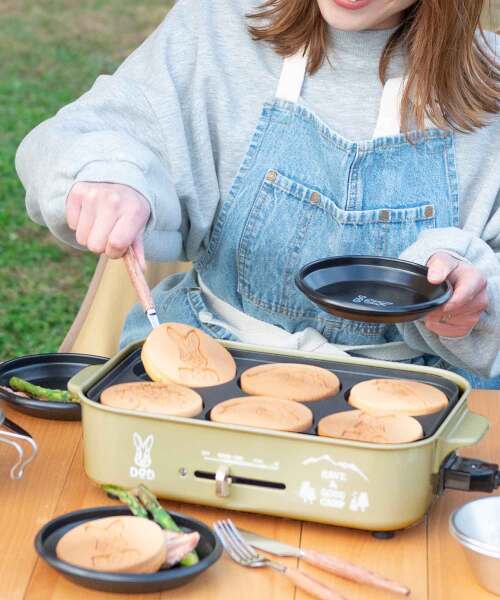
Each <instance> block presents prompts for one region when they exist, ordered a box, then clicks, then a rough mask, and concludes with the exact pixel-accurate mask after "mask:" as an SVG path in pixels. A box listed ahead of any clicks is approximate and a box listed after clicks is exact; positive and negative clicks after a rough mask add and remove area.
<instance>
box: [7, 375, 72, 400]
mask: <svg viewBox="0 0 500 600" xmlns="http://www.w3.org/2000/svg"><path fill="white" fill-rule="evenodd" d="M9 386H10V387H11V388H12V389H13V390H18V391H20V392H25V393H27V394H29V395H30V396H33V397H34V398H37V399H39V400H50V401H52V402H71V395H70V393H69V392H68V391H66V390H51V389H48V388H43V387H40V386H38V385H34V384H32V383H29V382H28V381H25V380H24V379H19V377H11V378H10V380H9Z"/></svg>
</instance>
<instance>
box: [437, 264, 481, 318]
mask: <svg viewBox="0 0 500 600" xmlns="http://www.w3.org/2000/svg"><path fill="white" fill-rule="evenodd" d="M450 283H451V284H452V285H453V296H452V297H451V298H450V300H449V301H448V302H447V304H446V305H445V307H444V309H445V311H446V312H457V311H460V310H462V309H465V310H467V311H470V305H471V304H472V302H473V301H474V300H475V298H476V297H477V296H478V295H479V294H480V293H481V292H483V291H484V290H485V289H486V279H485V278H484V277H483V276H482V274H481V273H480V272H479V271H478V270H477V269H476V268H474V267H473V266H472V265H469V264H466V263H462V264H461V265H459V266H458V267H457V268H456V269H455V271H454V272H453V273H452V274H451V275H450Z"/></svg>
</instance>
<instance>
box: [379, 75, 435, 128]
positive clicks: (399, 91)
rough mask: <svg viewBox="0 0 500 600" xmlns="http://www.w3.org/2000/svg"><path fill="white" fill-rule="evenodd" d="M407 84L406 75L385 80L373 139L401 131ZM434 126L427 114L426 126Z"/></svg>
mask: <svg viewBox="0 0 500 600" xmlns="http://www.w3.org/2000/svg"><path fill="white" fill-rule="evenodd" d="M405 85H406V77H393V78H391V79H388V80H387V81H386V82H385V85H384V89H383V91H382V99H381V101H380V110H379V113H378V119H377V125H376V126H375V131H374V132H373V139H375V138H378V137H391V136H394V135H399V134H400V133H401V99H402V97H403V92H404V88H405ZM433 127H435V125H434V123H433V122H432V121H431V120H430V119H429V117H428V116H427V115H425V118H424V128H425V129H432V128H433Z"/></svg>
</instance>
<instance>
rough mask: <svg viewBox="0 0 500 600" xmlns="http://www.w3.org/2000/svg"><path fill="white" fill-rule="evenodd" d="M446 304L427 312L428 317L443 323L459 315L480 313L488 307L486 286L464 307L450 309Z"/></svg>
mask: <svg viewBox="0 0 500 600" xmlns="http://www.w3.org/2000/svg"><path fill="white" fill-rule="evenodd" d="M448 304H449V303H448ZM448 304H445V305H444V306H442V307H441V308H437V309H436V310H434V311H432V312H431V313H430V314H429V316H428V319H430V320H431V321H436V322H438V321H439V322H441V323H443V322H450V321H453V320H456V319H460V318H461V317H465V316H469V315H474V314H476V313H479V314H480V313H482V312H484V311H485V310H486V309H487V308H488V292H487V291H486V288H484V289H482V290H481V291H480V292H479V294H477V295H476V296H475V297H474V298H473V300H471V302H469V303H468V304H467V305H466V306H464V307H458V309H456V310H455V311H450V310H449V308H448Z"/></svg>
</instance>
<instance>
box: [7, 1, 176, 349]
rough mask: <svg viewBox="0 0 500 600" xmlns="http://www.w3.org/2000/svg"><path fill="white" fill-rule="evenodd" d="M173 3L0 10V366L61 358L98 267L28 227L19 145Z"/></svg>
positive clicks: (41, 4)
mask: <svg viewBox="0 0 500 600" xmlns="http://www.w3.org/2000/svg"><path fill="white" fill-rule="evenodd" d="M169 6H170V2H169V1H168V0H90V1H89V0H86V1H84V2H83V1H81V0H79V1H77V0H0V56H1V57H2V59H1V64H0V360H2V359H6V358H10V357H13V356H18V355H21V354H28V353H34V352H50V351H55V350H57V348H58V346H59V344H60V342H61V341H62V339H63V337H64V334H65V333H66V331H67V330H68V328H69V326H70V324H71V322H72V320H73V317H74V315H75V314H76V311H77V309H78V306H79V304H80V302H81V300H82V298H83V296H84V293H85V290H86V288H87V286H88V283H89V281H90V278H91V276H92V273H93V270H94V267H95V264H96V258H95V257H94V256H93V255H91V254H90V253H86V254H84V253H80V252H77V253H68V252H67V251H66V250H63V249H61V248H60V247H59V246H58V245H57V244H56V243H55V242H54V240H53V238H52V237H51V236H50V234H49V233H48V231H47V230H46V229H45V228H43V227H40V226H38V225H35V224H34V223H32V222H31V221H30V220H29V219H28V218H27V216H26V213H25V208H24V191H23V188H22V186H21V184H20V183H19V181H18V179H17V176H16V173H15V170H14V155H15V151H16V148H17V146H18V145H19V142H20V141H21V139H22V138H23V136H24V135H25V134H26V133H27V132H28V131H29V130H30V129H32V128H33V127H34V126H35V125H37V124H38V123H39V122H40V121H42V120H44V119H46V118H47V117H49V116H51V115H53V114H54V113H55V112H56V111H57V110H58V109H59V108H60V107H61V106H63V105H64V104H67V103H68V102H70V101H71V100H72V99H74V98H76V97H78V96H79V95H80V94H82V93H83V92H84V91H85V90H86V89H88V87H89V86H90V85H91V84H92V83H93V81H94V80H95V78H96V77H97V75H98V74H100V73H109V72H112V71H113V70H114V69H115V68H116V66H117V65H118V64H119V63H120V61H121V60H122V59H123V58H124V57H125V56H126V55H127V54H128V53H129V52H130V51H131V50H132V49H133V48H134V47H136V46H137V45H138V44H139V43H140V42H141V41H142V40H143V39H144V38H145V37H146V36H147V34H148V33H149V32H150V31H151V30H152V29H153V28H154V27H155V26H156V25H157V24H158V23H160V21H161V19H162V18H163V16H164V15H165V14H166V12H167V10H168V8H169Z"/></svg>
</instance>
